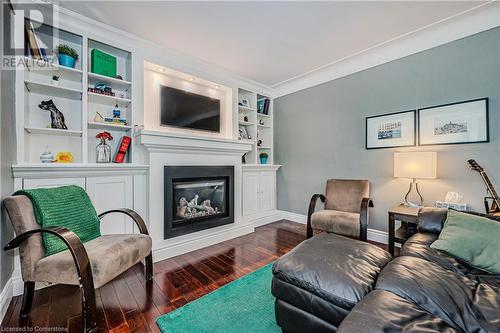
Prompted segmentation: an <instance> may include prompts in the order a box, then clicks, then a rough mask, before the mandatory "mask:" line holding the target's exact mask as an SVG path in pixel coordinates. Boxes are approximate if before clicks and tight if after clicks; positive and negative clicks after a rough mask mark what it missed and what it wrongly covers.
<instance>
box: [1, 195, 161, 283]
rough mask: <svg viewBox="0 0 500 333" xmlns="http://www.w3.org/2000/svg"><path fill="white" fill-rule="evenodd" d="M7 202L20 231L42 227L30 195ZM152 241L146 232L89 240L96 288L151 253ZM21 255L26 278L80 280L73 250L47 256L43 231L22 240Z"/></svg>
mask: <svg viewBox="0 0 500 333" xmlns="http://www.w3.org/2000/svg"><path fill="white" fill-rule="evenodd" d="M4 204H5V208H6V209H7V213H8V214H9V218H10V221H11V223H12V225H13V227H14V230H15V232H16V234H17V235H20V234H22V233H24V232H26V231H29V230H33V229H40V225H38V223H37V222H36V219H35V215H34V212H33V205H32V204H31V201H30V200H29V198H27V197H26V196H22V195H19V196H12V197H8V198H6V199H5V200H4ZM151 244H152V241H151V238H150V237H149V236H148V235H144V234H128V235H104V236H100V237H98V238H96V239H94V240H92V241H89V242H87V243H85V244H84V247H85V250H86V251H87V255H88V257H89V260H90V263H91V267H92V275H93V279H94V286H95V288H99V287H100V286H102V285H104V284H106V283H107V282H109V281H111V280H112V279H113V278H115V277H116V276H118V275H119V274H121V273H123V272H125V271H126V270H127V269H129V268H130V267H132V266H133V265H135V264H136V263H138V262H139V261H141V260H142V259H144V258H145V257H146V256H148V255H149V253H150V252H151ZM19 255H20V259H21V272H22V277H23V280H24V281H33V282H51V283H62V284H76V285H78V284H79V282H78V275H77V272H76V267H75V263H74V261H73V257H72V256H71V253H70V252H69V250H66V251H63V252H59V253H56V254H53V255H51V256H48V257H45V249H44V247H43V242H42V237H41V234H40V233H36V234H34V235H33V236H31V237H30V238H28V240H26V241H25V242H23V243H22V244H21V246H20V247H19Z"/></svg>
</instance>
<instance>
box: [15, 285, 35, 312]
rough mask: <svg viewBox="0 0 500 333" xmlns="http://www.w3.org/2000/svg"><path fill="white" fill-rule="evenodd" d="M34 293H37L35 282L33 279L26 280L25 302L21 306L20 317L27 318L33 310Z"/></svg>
mask: <svg viewBox="0 0 500 333" xmlns="http://www.w3.org/2000/svg"><path fill="white" fill-rule="evenodd" d="M34 295H35V282H33V281H27V282H24V293H23V304H22V307H21V312H20V314H19V316H20V318H26V317H27V316H29V314H30V311H31V306H32V305H33V296H34Z"/></svg>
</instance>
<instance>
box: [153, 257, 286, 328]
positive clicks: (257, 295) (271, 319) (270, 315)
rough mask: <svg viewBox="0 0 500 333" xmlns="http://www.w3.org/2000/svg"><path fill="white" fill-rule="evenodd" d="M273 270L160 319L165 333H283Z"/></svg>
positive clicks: (247, 277) (248, 277)
mask: <svg viewBox="0 0 500 333" xmlns="http://www.w3.org/2000/svg"><path fill="white" fill-rule="evenodd" d="M271 267H272V264H269V265H267V266H264V267H262V268H260V269H258V270H256V271H254V272H252V273H250V274H247V275H245V276H243V277H242V278H239V279H238V280H235V281H233V282H230V283H228V284H226V285H225V286H223V287H221V288H219V289H217V290H215V291H213V292H211V293H210V294H207V295H205V296H203V297H200V298H198V299H197V300H194V301H192V302H191V303H188V304H186V305H184V306H183V307H181V308H178V309H176V310H174V311H172V312H170V313H167V314H165V315H163V316H160V317H158V319H157V320H156V324H158V327H159V328H160V330H161V331H162V332H163V333H174V332H175V333H188V332H189V333H219V332H220V333H222V332H224V333H231V332H238V333H250V332H252V333H253V332H259V333H270V332H281V330H280V328H279V326H278V325H276V319H275V316H274V296H273V295H272V294H271V278H272V273H271Z"/></svg>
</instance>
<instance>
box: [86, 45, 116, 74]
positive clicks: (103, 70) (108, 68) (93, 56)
mask: <svg viewBox="0 0 500 333" xmlns="http://www.w3.org/2000/svg"><path fill="white" fill-rule="evenodd" d="M90 71H91V72H92V73H95V74H100V75H105V76H109V77H113V78H114V77H116V57H114V56H112V55H111V54H107V53H104V52H102V51H101V50H98V49H92V51H91V52H90Z"/></svg>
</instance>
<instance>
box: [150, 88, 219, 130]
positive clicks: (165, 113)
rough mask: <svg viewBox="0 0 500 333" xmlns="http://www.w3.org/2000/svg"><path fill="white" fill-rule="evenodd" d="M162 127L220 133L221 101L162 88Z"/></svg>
mask: <svg viewBox="0 0 500 333" xmlns="http://www.w3.org/2000/svg"><path fill="white" fill-rule="evenodd" d="M160 95H161V101H160V121H161V124H162V125H168V126H175V127H182V128H189V129H197V130H203V131H211V132H220V100H218V99H215V98H210V97H207V96H203V95H198V94H194V93H190V92H187V91H184V90H180V89H175V88H171V87H166V86H161V91H160Z"/></svg>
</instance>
